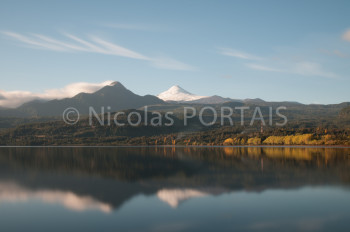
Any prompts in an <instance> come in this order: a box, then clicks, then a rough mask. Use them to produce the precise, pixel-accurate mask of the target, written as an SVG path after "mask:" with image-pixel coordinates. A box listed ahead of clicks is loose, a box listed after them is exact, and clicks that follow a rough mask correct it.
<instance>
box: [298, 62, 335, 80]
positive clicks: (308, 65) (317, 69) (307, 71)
mask: <svg viewBox="0 0 350 232" xmlns="http://www.w3.org/2000/svg"><path fill="white" fill-rule="evenodd" d="M292 71H293V72H295V73H297V74H300V75H303V76H319V77H327V78H337V77H339V76H338V75H337V74H335V73H332V72H328V71H325V70H323V68H322V66H321V65H320V64H318V63H314V62H300V63H296V64H295V66H294V68H293V70H292Z"/></svg>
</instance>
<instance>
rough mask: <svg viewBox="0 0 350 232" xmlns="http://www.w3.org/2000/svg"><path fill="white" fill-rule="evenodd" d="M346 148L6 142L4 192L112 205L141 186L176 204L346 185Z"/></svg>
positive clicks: (0, 169)
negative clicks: (14, 145) (13, 144)
mask: <svg viewBox="0 0 350 232" xmlns="http://www.w3.org/2000/svg"><path fill="white" fill-rule="evenodd" d="M348 154H350V149H331V148H326V149H322V148H261V147H251V148H247V147H241V148H227V147H226V148H165V147H158V148H151V147H144V148H132V147H130V148H1V149H0V183H1V184H2V185H0V199H7V200H9V199H10V198H8V197H9V196H10V195H12V196H14V199H15V200H18V199H20V198H21V196H26V197H29V198H38V197H41V198H43V199H45V200H44V202H48V201H49V200H47V199H50V200H51V201H50V202H56V203H59V204H63V205H64V206H65V207H68V208H71V209H75V210H77V209H81V210H86V209H97V210H101V211H104V212H108V209H115V208H118V207H120V206H121V205H123V204H124V203H125V202H126V201H128V200H129V199H131V198H132V197H133V196H136V195H139V194H146V195H157V196H158V197H159V199H160V200H162V201H165V202H167V203H168V204H169V205H170V206H172V207H176V206H178V205H179V204H180V203H181V202H183V201H185V200H188V199H191V198H194V197H200V196H206V195H217V194H221V193H224V192H229V191H242V190H243V191H262V190H265V189H271V188H283V189H285V188H299V187H302V186H310V185H313V186H316V185H341V186H342V185H349V184H350V169H349V167H350V160H349V159H350V156H349V155H348ZM8 183H10V184H11V185H5V184H8ZM9 186H10V187H9ZM1 197H3V198H1Z"/></svg>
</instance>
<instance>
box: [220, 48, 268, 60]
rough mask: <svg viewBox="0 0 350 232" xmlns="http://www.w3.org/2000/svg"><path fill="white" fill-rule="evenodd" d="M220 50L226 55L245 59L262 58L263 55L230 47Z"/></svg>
mask: <svg viewBox="0 0 350 232" xmlns="http://www.w3.org/2000/svg"><path fill="white" fill-rule="evenodd" d="M219 50H220V52H219V53H220V54H221V55H225V56H232V57H236V58H240V59H244V60H262V58H261V57H258V56H255V55H252V54H249V53H246V52H242V51H237V50H234V49H230V48H220V49H219Z"/></svg>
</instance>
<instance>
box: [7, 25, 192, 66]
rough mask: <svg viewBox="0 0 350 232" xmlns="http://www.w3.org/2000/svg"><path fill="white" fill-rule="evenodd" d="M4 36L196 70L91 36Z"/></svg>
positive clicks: (36, 45) (63, 49) (51, 47)
mask: <svg viewBox="0 0 350 232" xmlns="http://www.w3.org/2000/svg"><path fill="white" fill-rule="evenodd" d="M2 34H3V35H5V36H7V37H9V38H12V39H14V40H16V41H20V42H22V43H24V44H27V45H31V46H34V48H37V49H46V50H51V51H60V52H90V53H98V54H105V55H114V56H120V57H125V58H131V59H136V60H144V61H147V62H149V63H150V64H151V65H152V66H154V67H156V68H160V69H170V70H192V71H193V70H196V68H195V67H193V66H191V65H188V64H185V63H183V62H181V61H178V60H175V59H172V58H166V57H162V58H159V57H149V56H146V55H143V54H141V53H139V52H136V51H133V50H130V49H127V48H125V47H122V46H120V45H118V44H115V43H112V42H109V41H106V40H104V39H102V38H99V37H97V36H90V37H89V39H90V40H86V39H83V38H80V37H78V36H75V35H72V34H68V33H65V34H64V36H65V37H66V38H68V39H69V40H70V41H62V40H58V39H54V38H51V37H49V36H46V35H41V34H31V35H30V36H25V35H22V34H19V33H14V32H9V31H3V32H2Z"/></svg>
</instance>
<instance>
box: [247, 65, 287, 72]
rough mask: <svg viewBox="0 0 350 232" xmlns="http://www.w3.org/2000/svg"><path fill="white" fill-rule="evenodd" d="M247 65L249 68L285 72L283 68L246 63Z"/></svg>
mask: <svg viewBox="0 0 350 232" xmlns="http://www.w3.org/2000/svg"><path fill="white" fill-rule="evenodd" d="M246 66H247V67H248V68H251V69H255V70H262V71H270V72H284V70H282V69H276V68H271V67H267V66H264V65H260V64H246Z"/></svg>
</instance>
